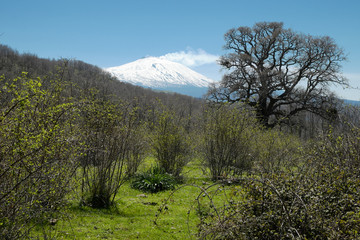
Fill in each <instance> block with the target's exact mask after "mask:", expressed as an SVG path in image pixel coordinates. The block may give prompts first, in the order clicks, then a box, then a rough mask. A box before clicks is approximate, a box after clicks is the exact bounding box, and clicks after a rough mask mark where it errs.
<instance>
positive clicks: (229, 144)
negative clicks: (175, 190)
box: [201, 104, 259, 180]
mask: <svg viewBox="0 0 360 240" xmlns="http://www.w3.org/2000/svg"><path fill="white" fill-rule="evenodd" d="M204 118H205V120H204V124H203V127H202V128H203V143H202V147H201V152H202V153H203V158H204V165H205V167H208V168H209V169H210V174H211V177H212V179H214V180H217V179H221V178H226V177H229V176H230V175H232V176H239V175H241V174H242V172H243V171H246V170H250V169H251V167H252V164H253V161H254V159H255V158H256V151H255V148H253V147H252V145H253V141H254V138H253V137H254V136H255V135H256V134H257V131H258V129H259V127H258V125H257V123H256V120H255V118H254V117H253V116H252V114H251V112H250V111H248V110H246V109H244V108H242V107H241V106H239V105H237V106H236V105H232V106H231V105H227V104H222V105H213V106H209V108H208V109H207V110H206V112H205V116H204Z"/></svg>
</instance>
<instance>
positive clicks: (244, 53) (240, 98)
mask: <svg viewBox="0 0 360 240" xmlns="http://www.w3.org/2000/svg"><path fill="white" fill-rule="evenodd" d="M225 41H226V44H225V46H224V48H225V49H226V50H229V51H231V52H230V53H228V54H225V55H224V56H222V57H221V58H220V60H219V64H220V65H222V66H223V67H224V68H225V69H226V70H228V71H227V73H226V74H225V75H224V77H223V79H222V81H221V82H220V84H219V85H213V86H212V87H211V88H210V89H209V92H208V97H209V99H212V100H215V101H227V102H245V103H247V104H249V105H250V106H253V107H255V109H256V112H257V117H258V119H259V120H260V121H261V122H262V123H263V124H264V125H265V126H268V127H272V126H274V125H275V124H277V123H279V121H286V120H288V119H290V118H291V117H292V116H294V115H295V114H297V113H299V112H301V111H304V110H307V111H311V112H314V113H316V114H319V115H321V116H323V117H326V116H329V114H330V115H331V114H336V109H334V107H332V106H333V104H334V103H335V102H336V101H335V100H336V98H335V97H334V94H332V93H331V92H329V90H328V86H329V84H339V85H342V86H346V85H347V80H346V79H345V78H344V77H343V76H342V75H341V73H340V69H341V65H340V63H341V62H342V61H343V60H345V56H344V52H343V50H342V49H340V48H339V47H338V46H337V45H336V44H335V42H334V40H333V39H332V38H330V37H327V36H325V37H314V36H310V35H304V34H300V33H296V32H294V31H293V30H291V29H284V28H283V23H279V22H269V23H268V22H261V23H256V24H255V25H254V26H253V27H252V28H250V27H239V28H237V29H230V30H229V31H228V32H227V33H226V34H225Z"/></svg>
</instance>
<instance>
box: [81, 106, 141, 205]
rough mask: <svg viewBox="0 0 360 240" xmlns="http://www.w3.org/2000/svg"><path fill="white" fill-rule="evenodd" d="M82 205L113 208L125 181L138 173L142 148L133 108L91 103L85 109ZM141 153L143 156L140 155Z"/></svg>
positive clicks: (83, 112)
mask: <svg viewBox="0 0 360 240" xmlns="http://www.w3.org/2000/svg"><path fill="white" fill-rule="evenodd" d="M82 114H83V124H82V130H83V137H84V141H85V143H86V148H87V149H86V152H85V154H84V157H83V158H82V160H81V161H82V172H81V173H82V176H81V181H82V182H81V190H82V199H81V203H82V204H86V205H89V206H91V207H94V208H109V207H110V206H111V205H112V204H113V203H114V199H115V196H116V194H117V192H118V191H119V189H120V187H121V186H122V184H123V183H124V182H125V180H126V179H127V178H128V177H129V175H130V174H132V173H133V172H134V171H136V168H137V164H138V162H136V163H134V164H133V165H131V161H132V160H134V161H135V160H136V161H139V160H141V159H139V158H141V157H142V155H141V150H140V149H141V147H142V145H136V144H137V141H138V138H140V135H141V133H139V132H137V130H138V125H137V124H138V123H137V121H136V120H137V119H136V116H134V115H133V109H131V108H130V107H129V106H128V105H125V104H124V105H122V104H115V103H113V102H107V101H101V100H98V101H89V103H88V104H87V105H86V106H85V107H84V108H83V111H82ZM138 154H139V155H138Z"/></svg>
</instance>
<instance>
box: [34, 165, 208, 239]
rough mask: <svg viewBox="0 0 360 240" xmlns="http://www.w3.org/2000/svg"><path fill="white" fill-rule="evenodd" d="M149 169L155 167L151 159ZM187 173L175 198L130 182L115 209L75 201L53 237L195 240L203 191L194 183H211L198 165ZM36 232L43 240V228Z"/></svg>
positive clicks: (185, 171)
mask: <svg viewBox="0 0 360 240" xmlns="http://www.w3.org/2000/svg"><path fill="white" fill-rule="evenodd" d="M145 166H147V167H149V166H151V159H150V160H148V161H147V162H146V163H145ZM183 172H184V177H185V184H184V185H180V186H178V187H181V188H180V189H178V190H177V191H176V192H174V193H173V195H171V193H172V191H166V192H160V193H156V194H149V193H146V194H144V193H142V192H140V191H138V190H135V189H132V188H131V187H130V183H129V182H127V183H125V184H124V185H123V186H122V187H121V189H120V191H119V194H118V195H117V198H116V206H114V207H113V208H111V209H92V208H90V207H80V206H79V205H78V202H77V201H76V200H73V202H72V203H73V205H72V206H71V207H70V208H69V209H68V211H67V217H65V218H63V219H60V220H59V221H58V222H57V224H56V225H55V226H54V227H53V228H54V231H53V233H52V235H53V237H54V238H56V239H191V237H194V234H196V231H197V224H198V223H199V218H198V215H197V211H196V202H195V198H196V197H197V196H198V195H199V193H200V189H199V188H197V187H195V186H190V184H194V185H198V186H202V187H204V186H207V185H209V184H211V182H210V180H209V178H208V177H207V176H206V175H204V173H203V172H202V170H201V169H200V164H199V163H197V162H193V163H189V164H188V166H186V167H185V169H184V171H183ZM170 195H171V197H170ZM164 204H166V205H164ZM161 207H163V211H162V213H161V214H160V215H159V209H160V208H161ZM189 210H190V213H189V214H188V212H189ZM157 215H159V216H158V217H156V216H157ZM155 220H156V223H155V222H154V221H155ZM35 233H36V235H38V236H40V237H39V238H41V230H40V227H38V229H37V230H36V231H35Z"/></svg>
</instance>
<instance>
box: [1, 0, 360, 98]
mask: <svg viewBox="0 0 360 240" xmlns="http://www.w3.org/2000/svg"><path fill="white" fill-rule="evenodd" d="M0 11H1V12H0V43H1V44H5V45H8V46H10V47H12V48H14V49H16V50H18V51H19V52H20V53H23V52H27V53H34V54H36V55H38V56H39V57H45V58H71V59H76V60H82V61H85V62H87V63H91V64H94V65H97V66H99V67H103V68H105V67H113V66H119V65H122V64H125V63H128V62H131V61H134V60H137V59H139V58H142V57H145V56H163V55H166V54H170V55H168V56H172V57H173V58H174V59H177V60H178V61H180V62H182V61H184V62H187V65H188V66H190V67H191V68H193V69H194V70H196V71H198V72H200V73H202V74H204V75H206V76H208V77H210V78H213V79H214V80H220V78H221V72H219V67H218V66H217V65H216V64H215V62H214V59H216V57H217V56H220V55H222V54H224V53H225V52H224V50H223V49H222V46H223V45H224V39H223V35H224V33H225V32H226V31H227V30H229V29H230V28H233V27H239V26H253V25H254V23H256V22H261V21H281V22H284V25H285V28H292V29H293V30H295V31H298V32H302V33H306V34H311V35H315V36H323V35H328V36H330V37H332V38H334V39H335V41H336V43H337V44H338V45H339V46H340V47H342V48H343V49H344V50H345V52H346V54H347V56H348V61H347V62H344V63H343V72H344V74H345V76H347V77H348V78H349V80H350V84H351V85H352V86H354V87H358V88H360V45H359V43H360V1H358V0H344V1H339V0H337V1H334V0H312V1H309V0H302V1H291V0H287V1H276V0H273V1H268V0H257V1H256V0H253V1H242V0H216V1H215V0H207V1H200V0H177V1H175V0H152V1H150V0H147V1H145V0H138V1H136V0H118V1H110V0H101V1H92V0H86V1H84V0H62V1H53V0H46V1H45V0H32V1H30V0H4V1H2V3H1V9H0ZM333 89H334V90H335V91H336V92H337V93H338V95H339V96H340V97H343V98H347V99H353V100H360V90H357V89H346V90H343V89H341V88H333Z"/></svg>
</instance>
